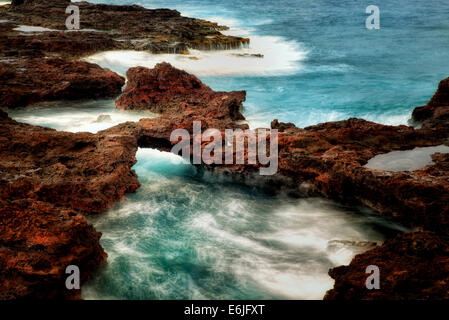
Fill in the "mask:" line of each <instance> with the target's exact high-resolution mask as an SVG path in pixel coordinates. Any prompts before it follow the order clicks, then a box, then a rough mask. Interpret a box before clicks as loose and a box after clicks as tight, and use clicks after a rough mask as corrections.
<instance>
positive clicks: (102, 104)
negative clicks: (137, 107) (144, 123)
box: [8, 100, 156, 133]
mask: <svg viewBox="0 0 449 320" xmlns="http://www.w3.org/2000/svg"><path fill="white" fill-rule="evenodd" d="M8 115H9V116H10V117H11V118H13V119H14V120H16V121H19V122H24V123H28V124H32V125H39V126H44V127H50V128H54V129H57V130H61V131H69V132H92V133H96V132H98V131H100V130H105V129H107V128H110V127H113V126H115V125H118V124H120V123H123V122H127V121H139V120H140V119H142V118H152V117H155V116H156V115H155V114H153V113H150V112H145V111H139V112H135V111H123V110H117V109H116V108H115V103H114V100H91V101H54V102H45V103H39V104H36V105H34V106H32V107H27V108H23V109H16V110H9V111H8Z"/></svg>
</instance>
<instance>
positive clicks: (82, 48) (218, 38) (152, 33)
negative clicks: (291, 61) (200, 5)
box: [0, 0, 249, 56]
mask: <svg viewBox="0 0 449 320" xmlns="http://www.w3.org/2000/svg"><path fill="white" fill-rule="evenodd" d="M14 4H15V5H14ZM14 4H13V5H12V6H11V7H10V8H7V9H3V12H2V15H4V16H5V18H6V19H8V20H11V21H13V22H14V23H15V24H21V25H33V26H41V27H45V28H49V29H54V30H65V29H66V26H65V20H66V17H68V14H66V12H65V10H66V8H67V6H68V5H69V4H70V1H68V0H58V1H52V2H48V1H44V0H32V1H30V0H26V1H17V2H15V3H14ZM76 5H77V6H78V7H79V10H80V16H81V17H82V18H81V26H80V27H81V29H87V30H90V31H85V32H84V31H83V32H82V33H83V34H82V35H81V36H82V37H80V35H79V33H78V32H68V33H67V32H65V33H64V32H52V33H50V34H49V33H45V34H38V35H36V37H35V38H36V39H37V40H36V41H40V42H44V43H45V42H47V41H46V39H48V37H52V38H53V40H55V41H50V43H48V42H47V44H49V45H50V48H54V46H55V44H54V43H55V42H58V45H59V50H60V52H63V51H66V54H68V55H72V56H79V55H84V54H88V53H93V52H92V51H95V50H97V51H98V50H107V49H108V50H113V49H129V50H145V51H150V52H154V53H184V52H186V51H187V50H188V49H189V48H192V49H201V50H210V49H232V48H236V47H240V46H242V45H243V46H244V45H247V44H248V43H249V39H247V38H240V37H233V36H225V35H223V34H222V33H220V30H226V29H227V27H224V26H219V25H218V24H216V23H213V22H209V21H205V20H201V19H194V18H188V17H183V16H181V14H180V13H179V12H178V11H176V10H169V9H145V8H143V7H141V6H138V5H132V6H129V5H120V6H117V5H105V4H91V3H88V2H76ZM7 36H10V37H13V38H17V34H11V35H7ZM20 38H21V40H22V41H25V42H28V41H27V39H26V38H24V37H23V36H20ZM72 39H74V41H75V42H79V44H81V45H78V46H77V47H79V49H77V48H76V47H75V46H73V45H72V44H71V43H70V41H71V40H72ZM30 41H33V39H30ZM0 42H1V41H0ZM43 49H45V48H43ZM69 49H74V51H72V52H70V51H68V50H69Z"/></svg>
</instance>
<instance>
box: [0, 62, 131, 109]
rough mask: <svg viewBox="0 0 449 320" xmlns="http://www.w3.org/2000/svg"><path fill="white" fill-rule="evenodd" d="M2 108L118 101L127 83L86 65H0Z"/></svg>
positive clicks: (116, 75) (31, 63) (13, 63)
mask: <svg viewBox="0 0 449 320" xmlns="http://www.w3.org/2000/svg"><path fill="white" fill-rule="evenodd" d="M0 79H1V80H0V100H1V101H2V103H1V106H0V107H4V108H5V107H6V108H16V107H23V106H27V105H29V104H33V103H36V102H40V101H51V100H61V99H65V100H73V99H89V98H94V99H95V98H103V97H115V96H117V95H118V94H120V92H121V88H122V86H123V85H124V83H125V79H124V78H123V77H120V76H119V75H118V74H116V73H114V72H112V71H110V70H108V69H103V68H100V67H99V66H98V65H96V64H92V63H87V62H84V61H73V62H69V61H66V60H62V59H58V58H37V59H24V60H16V61H14V62H11V63H0Z"/></svg>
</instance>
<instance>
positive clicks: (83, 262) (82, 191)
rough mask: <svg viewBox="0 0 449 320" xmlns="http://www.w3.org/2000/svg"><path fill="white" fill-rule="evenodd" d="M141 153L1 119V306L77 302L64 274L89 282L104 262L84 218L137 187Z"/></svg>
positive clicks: (108, 140) (101, 139)
mask: <svg viewBox="0 0 449 320" xmlns="http://www.w3.org/2000/svg"><path fill="white" fill-rule="evenodd" d="M136 150H137V145H136V144H135V141H134V140H133V139H129V138H127V137H122V136H102V135H93V134H89V133H79V134H73V133H67V132H58V131H55V130H52V129H46V128H42V127H36V126H31V125H27V124H22V123H18V122H16V121H14V120H11V119H10V118H8V117H7V116H6V114H5V113H4V112H1V113H0V182H1V183H0V199H1V200H0V299H21V298H74V299H76V298H79V297H80V290H67V288H66V287H65V279H66V277H67V276H68V275H66V274H65V268H66V267H67V266H68V265H76V266H78V267H79V268H80V272H81V280H82V282H84V281H85V280H86V279H88V278H89V277H91V276H92V274H93V273H94V272H95V270H96V269H97V268H98V267H99V265H100V264H101V263H103V262H104V261H105V259H106V254H105V252H104V251H103V249H102V247H101V246H100V244H99V239H100V233H98V232H97V231H95V229H94V228H93V227H92V226H91V225H89V224H88V223H87V222H86V219H85V218H84V215H88V214H94V213H100V212H103V211H104V210H106V209H107V208H109V207H110V206H111V205H112V204H113V203H114V202H115V201H117V200H119V199H120V198H122V197H123V196H124V194H125V193H127V192H133V191H134V190H136V189H137V188H138V187H139V182H138V180H137V176H136V174H135V173H134V171H133V170H131V169H130V168H131V167H132V165H134V163H135V161H136V160H135V152H136Z"/></svg>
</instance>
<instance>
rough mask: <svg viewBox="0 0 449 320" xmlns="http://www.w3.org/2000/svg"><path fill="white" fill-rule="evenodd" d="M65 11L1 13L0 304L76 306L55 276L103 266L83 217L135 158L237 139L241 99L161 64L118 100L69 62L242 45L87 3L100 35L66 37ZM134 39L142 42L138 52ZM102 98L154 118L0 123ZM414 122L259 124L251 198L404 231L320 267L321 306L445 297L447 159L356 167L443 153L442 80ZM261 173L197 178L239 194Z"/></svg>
mask: <svg viewBox="0 0 449 320" xmlns="http://www.w3.org/2000/svg"><path fill="white" fill-rule="evenodd" d="M68 3H69V1H65V0H58V1H56V2H54V3H51V4H46V2H44V1H37V0H34V1H33V0H25V1H13V4H12V5H11V6H9V7H5V8H0V13H1V14H2V17H3V16H5V17H6V19H7V20H8V22H6V23H0V47H1V48H2V50H1V51H0V52H2V57H0V60H1V61H2V62H0V76H1V77H0V79H1V81H0V98H1V100H0V101H2V102H1V105H0V155H1V157H0V180H1V182H2V183H1V184H0V194H1V195H2V196H1V197H0V199H1V200H0V299H23V298H69V299H77V298H80V292H79V290H75V291H68V290H66V289H65V287H64V279H65V276H66V275H65V272H64V271H65V267H66V266H67V265H70V264H76V265H79V266H80V267H81V269H82V270H83V272H82V275H83V277H82V281H83V282H84V281H86V280H87V279H88V278H89V277H92V276H93V275H94V273H95V271H96V270H97V269H98V268H99V266H100V265H101V264H102V263H105V261H106V253H105V252H104V250H103V249H102V248H101V246H100V243H99V239H100V234H99V233H98V232H97V231H96V230H95V229H94V228H93V227H92V226H91V225H89V224H88V223H87V222H86V219H85V216H87V215H90V214H99V213H101V212H104V211H105V210H107V209H108V208H110V207H111V206H112V205H113V203H115V202H116V201H118V200H120V199H123V198H124V197H126V193H129V192H134V191H135V190H137V188H139V186H140V185H139V181H138V178H137V176H136V174H135V172H134V171H133V170H132V166H133V165H134V164H135V162H136V158H135V153H136V151H137V148H138V147H151V148H157V149H159V150H162V151H169V150H170V149H171V147H172V145H173V144H174V142H173V141H170V133H171V132H172V130H173V129H176V128H184V129H186V130H188V131H189V132H191V129H192V123H193V121H201V122H202V127H203V130H205V129H207V128H217V129H219V130H224V129H226V128H241V129H247V128H248V125H247V124H246V122H245V118H244V116H243V115H242V102H243V101H244V100H245V98H246V93H245V92H244V91H235V92H214V91H213V90H212V89H210V88H209V87H207V86H206V85H205V84H203V83H202V82H201V81H200V80H199V79H198V78H196V77H195V76H193V75H189V74H188V73H186V72H184V71H182V70H178V69H176V68H173V67H172V66H171V65H169V64H167V63H163V64H159V65H157V66H156V67H155V68H154V69H147V68H143V67H137V68H131V69H129V70H128V72H127V79H128V82H127V83H126V87H125V89H124V91H123V92H121V88H122V86H123V85H124V83H125V82H124V80H125V79H124V78H122V77H120V76H119V75H117V74H115V73H114V72H112V71H110V70H107V69H103V68H101V67H99V66H97V65H94V64H90V63H86V62H82V61H80V60H78V58H79V57H81V56H83V55H86V54H92V53H94V52H99V51H103V50H111V49H131V50H148V51H151V52H155V53H158V52H159V53H160V52H170V53H180V54H182V53H183V52H184V51H185V50H188V48H198V49H202V50H204V49H212V48H232V47H236V46H241V45H245V43H248V41H249V40H248V39H244V38H236V37H227V36H222V35H221V34H220V32H219V31H220V30H223V29H224V27H220V26H218V25H217V24H214V23H211V22H206V21H203V20H199V19H192V18H185V17H181V16H180V15H179V13H178V12H176V11H173V10H168V9H158V10H148V9H144V8H142V7H139V6H111V5H93V4H89V3H86V2H82V3H79V5H80V10H82V11H83V12H85V13H87V15H86V18H83V21H82V27H83V28H89V29H97V30H103V31H102V32H98V31H82V32H64V31H63V28H64V25H63V24H62V23H61V22H60V21H59V22H58V21H57V20H56V19H55V18H54V17H56V16H58V15H60V16H61V17H64V16H65V14H64V10H65V7H66V6H67V5H68ZM48 10H52V11H55V15H49V14H47V12H48ZM106 13H107V15H106ZM123 15H126V16H127V17H128V18H126V19H123ZM106 17H108V18H107V19H106ZM84 19H85V20H84ZM137 19H140V21H145V22H146V23H145V24H144V25H145V28H142V24H136V23H135V21H136V20H137ZM162 21H163V23H162ZM19 25H33V26H40V27H45V28H49V29H55V30H56V31H51V32H43V33H38V34H36V35H34V36H33V37H30V36H29V35H24V34H22V33H21V32H20V31H15V30H14V29H15V28H16V27H17V26H19ZM143 39H151V41H146V43H143V42H145V41H138V40H143ZM119 95H120V96H119ZM118 96H119V97H118ZM103 97H118V99H117V101H116V106H117V108H119V109H123V110H136V109H138V110H150V111H152V112H156V113H158V114H159V117H157V118H153V119H142V120H140V121H139V122H127V123H123V124H120V125H117V126H115V127H112V128H110V129H107V130H104V131H101V132H99V133H97V134H89V133H67V132H59V131H56V130H53V129H47V128H43V127H38V126H32V125H27V124H23V123H19V122H16V121H14V120H12V119H11V118H9V117H8V115H7V113H6V112H7V110H8V109H14V108H17V107H25V106H27V105H31V104H33V103H36V102H40V101H49V100H68V99H80V98H87V99H94V98H103ZM2 109H3V110H5V111H6V112H5V111H2ZM412 120H413V121H414V122H415V123H419V128H418V127H416V128H414V127H411V126H386V125H381V124H376V123H373V122H369V121H365V120H363V119H349V120H345V121H339V122H329V123H323V124H319V125H316V126H311V127H307V128H297V127H296V126H295V125H293V124H291V123H280V122H279V121H277V120H273V122H272V123H271V128H272V129H277V130H279V171H278V174H276V175H275V176H273V177H268V178H265V180H264V181H262V182H261V187H262V188H265V189H266V190H267V191H269V192H270V191H275V190H278V189H285V190H287V192H289V193H290V194H291V195H293V196H309V195H319V196H323V197H326V198H331V199H335V200H337V201H340V202H344V203H347V204H354V205H363V206H366V207H369V208H371V209H373V210H374V211H375V212H377V213H379V214H380V215H383V216H386V217H389V218H391V219H393V220H394V221H397V222H399V223H401V224H403V225H404V226H407V227H409V228H410V229H412V230H413V232H409V233H403V234H399V235H397V236H396V237H394V238H392V239H388V240H387V241H386V242H385V243H384V244H382V245H380V246H378V247H376V248H374V249H371V250H369V251H367V252H365V253H362V254H359V255H357V256H356V257H355V258H354V259H353V260H352V262H351V263H350V265H349V266H342V267H337V268H334V269H331V270H330V272H329V275H330V276H331V277H332V278H334V279H335V286H334V288H333V289H332V290H330V291H329V292H328V293H327V294H326V296H325V299H445V298H448V292H449V273H448V272H447V271H448V270H447V268H448V267H447V265H448V264H447V263H446V262H447V261H448V260H449V239H448V235H449V218H448V217H449V215H448V214H449V212H448V211H449V154H438V153H437V154H434V155H432V159H433V164H431V165H428V166H426V167H424V168H422V169H420V170H416V171H408V172H391V171H384V170H372V169H368V168H366V167H365V164H366V163H367V162H368V160H369V159H371V158H373V157H374V156H376V155H379V154H384V153H388V152H390V151H397V150H408V149H413V148H415V147H428V146H436V145H442V144H446V145H448V144H449V140H448V138H449V78H448V79H446V80H443V81H442V82H441V83H440V86H439V88H438V90H437V92H436V93H435V95H434V97H433V98H432V99H431V100H430V101H429V103H428V104H427V105H426V106H423V107H418V108H416V109H415V110H414V112H413V114H412ZM259 167H260V164H255V165H222V166H217V165H210V166H207V165H203V166H202V168H203V169H204V170H207V171H209V172H212V173H213V174H220V175H226V176H232V177H237V178H238V179H241V180H242V181H243V182H245V183H251V181H252V180H254V173H255V171H256V170H257V169H258V168H259ZM373 264H375V265H378V266H379V267H380V269H381V272H382V287H381V289H380V290H367V289H366V287H365V279H366V277H367V275H366V273H365V268H366V267H367V266H368V265H373Z"/></svg>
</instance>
